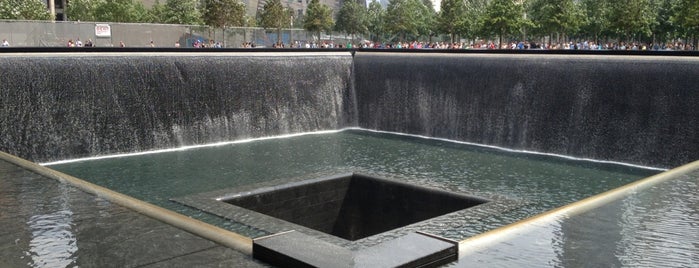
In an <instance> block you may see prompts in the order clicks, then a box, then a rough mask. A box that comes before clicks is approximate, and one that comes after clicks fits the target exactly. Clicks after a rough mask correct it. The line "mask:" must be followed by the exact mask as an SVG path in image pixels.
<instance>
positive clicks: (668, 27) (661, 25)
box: [651, 0, 678, 43]
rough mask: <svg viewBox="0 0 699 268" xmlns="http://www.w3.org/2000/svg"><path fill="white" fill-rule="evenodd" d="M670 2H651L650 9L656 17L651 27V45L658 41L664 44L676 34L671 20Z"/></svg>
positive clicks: (658, 0)
mask: <svg viewBox="0 0 699 268" xmlns="http://www.w3.org/2000/svg"><path fill="white" fill-rule="evenodd" d="M674 2H676V1H672V0H653V1H651V4H652V7H651V9H653V10H655V11H656V12H655V14H656V17H655V19H654V22H653V23H652V26H651V32H652V35H653V43H656V42H658V40H660V41H662V42H665V41H667V40H669V39H671V38H673V37H674V36H675V35H676V34H677V30H678V28H677V27H676V26H675V24H674V22H673V21H672V19H671V16H672V14H673V13H672V12H673V4H674Z"/></svg>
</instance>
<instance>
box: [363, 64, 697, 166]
mask: <svg viewBox="0 0 699 268" xmlns="http://www.w3.org/2000/svg"><path fill="white" fill-rule="evenodd" d="M354 65H355V74H354V77H355V81H356V88H357V104H358V109H357V110H358V115H359V119H358V120H359V126H360V127H364V128H370V129H380V130H386V131H393V132H403V133H411V134H419V135H425V136H433V137H442V138H448V139H455V140H461V141H469V142H474V143H480V144H489V145H495V146H501V147H506V148H513V149H521V150H530V151H538V152H548V153H557V154H563V155H572V156H577V157H586V158H593V159H600V160H614V161H621V162H630V163H636V164H642V165H650V166H663V167H672V166H677V165H681V164H684V163H687V162H690V161H693V160H696V159H699V127H698V126H699V109H697V108H696V105H697V103H699V91H698V90H696V88H697V85H699V68H697V66H699V59H697V58H691V57H686V58H680V57H674V58H671V57H660V56H653V57H634V56H595V55H511V54H510V55H492V54H434V53H427V54H417V55H412V54H411V55H406V54H401V53H357V54H356V55H355V58H354Z"/></svg>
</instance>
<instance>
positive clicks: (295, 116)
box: [0, 53, 355, 161]
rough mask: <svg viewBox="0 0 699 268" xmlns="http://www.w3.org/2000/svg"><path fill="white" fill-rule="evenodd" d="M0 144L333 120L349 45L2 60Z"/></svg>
mask: <svg viewBox="0 0 699 268" xmlns="http://www.w3.org/2000/svg"><path fill="white" fill-rule="evenodd" d="M3 65H4V66H5V67H3V68H0V77H2V81H1V83H0V107H1V108H0V109H1V111H0V128H1V129H2V130H3V139H2V142H0V150H3V151H6V152H9V153H12V154H16V155H19V156H21V157H24V158H28V159H31V160H34V161H50V160H58V159H66V158H76V157H85V156H94V155H105V154H114V153H123V152H135V151H146V150H153V149H159V148H174V147H180V146H185V145H193V144H204V143H212V142H219V141H229V140H236V139H244V138H251V137H260V136H272V135H282V134H289V133H298V132H307V131H317V130H326V129H337V128H341V127H343V126H345V125H347V124H348V123H351V122H352V121H353V120H354V119H353V118H355V116H354V115H353V114H352V113H353V112H352V110H351V109H349V108H348V107H354V105H353V104H352V103H351V101H352V98H351V96H352V95H351V94H350V90H351V88H350V86H351V67H352V57H351V55H350V54H349V53H325V54H322V53H321V54H283V55H279V54H273V55H269V54H255V53H246V54H230V53H229V54H214V55H211V54H207V55H206V56H200V54H195V55H192V54H189V55H187V54H170V55H161V54H129V55H122V54H118V55H115V54H97V55H94V54H55V55H48V54H38V55H36V54H29V55H10V56H7V57H4V58H3Z"/></svg>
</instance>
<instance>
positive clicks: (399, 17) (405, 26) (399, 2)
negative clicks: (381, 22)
mask: <svg viewBox="0 0 699 268" xmlns="http://www.w3.org/2000/svg"><path fill="white" fill-rule="evenodd" d="M431 16H432V14H430V11H429V9H428V8H427V7H426V6H425V5H424V4H423V3H422V2H421V1H420V0H393V1H391V2H390V3H389V4H388V7H387V8H386V22H387V23H386V29H387V30H388V31H389V32H390V33H392V34H395V35H398V36H400V40H401V41H403V40H405V39H406V38H409V37H410V38H417V37H418V36H420V35H421V34H425V33H427V32H428V31H429V29H430V28H429V26H430V22H431V19H432V17H431Z"/></svg>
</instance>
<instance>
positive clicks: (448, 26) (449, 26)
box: [437, 0, 466, 43]
mask: <svg viewBox="0 0 699 268" xmlns="http://www.w3.org/2000/svg"><path fill="white" fill-rule="evenodd" d="M465 13H466V5H465V3H464V1H463V0H443V1H442V3H441V4H440V11H439V16H438V17H437V25H438V26H439V31H440V32H442V33H446V34H448V35H449V37H450V38H451V42H452V43H453V42H454V41H455V39H456V34H457V33H458V32H460V31H461V29H463V28H464V27H463V21H464V15H465Z"/></svg>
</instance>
